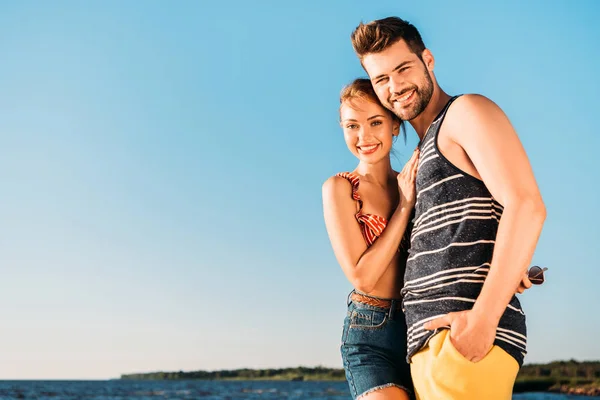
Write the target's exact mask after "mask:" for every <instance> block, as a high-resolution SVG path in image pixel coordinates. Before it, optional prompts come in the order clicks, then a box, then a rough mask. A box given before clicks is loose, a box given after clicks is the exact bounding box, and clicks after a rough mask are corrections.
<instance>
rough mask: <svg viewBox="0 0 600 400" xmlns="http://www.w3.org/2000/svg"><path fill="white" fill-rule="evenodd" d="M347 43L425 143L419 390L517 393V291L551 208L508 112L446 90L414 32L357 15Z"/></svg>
mask: <svg viewBox="0 0 600 400" xmlns="http://www.w3.org/2000/svg"><path fill="white" fill-rule="evenodd" d="M352 45H353V47H354V50H355V52H356V54H357V55H358V57H359V58H360V61H361V64H362V65H363V67H364V69H365V70H366V72H367V73H368V75H369V78H370V79H371V82H372V84H373V87H374V89H375V92H376V93H377V96H378V98H379V100H380V101H381V103H382V104H383V105H384V106H385V107H387V108H388V109H390V110H391V111H392V112H394V113H395V114H396V115H397V116H398V117H399V118H400V119H402V120H404V121H409V122H410V124H411V125H412V126H413V128H414V129H415V130H416V132H417V134H418V135H419V138H420V139H421V142H420V145H419V147H420V151H421V155H420V160H419V170H418V174H417V183H416V184H417V203H416V205H415V217H414V220H413V230H412V235H411V245H410V251H409V258H408V262H407V266H406V274H405V282H404V288H403V289H402V296H403V308H404V311H405V315H406V322H407V326H408V355H407V357H408V360H409V362H410V363H411V371H412V376H413V381H414V384H415V389H416V392H417V396H418V398H420V399H426V400H429V399H461V400H462V399H486V400H491V399H506V400H508V399H510V398H511V395H512V387H513V385H514V381H515V378H516V375H517V372H518V370H519V367H520V366H521V365H522V364H523V358H524V356H525V353H526V326H525V314H524V312H523V310H522V309H521V305H520V303H519V301H518V300H517V298H516V297H515V291H516V289H517V287H518V286H519V283H520V282H521V279H522V277H523V275H524V273H525V271H526V269H527V266H528V265H529V263H530V262H531V259H532V257H533V253H534V250H535V246H536V244H537V241H538V238H539V235H540V233H541V229H542V225H543V222H544V220H545V217H546V210H545V207H544V204H543V202H542V198H541V195H540V192H539V190H538V187H537V184H536V181H535V178H534V176H533V172H532V169H531V166H530V164H529V161H528V159H527V156H526V154H525V151H524V149H523V147H522V145H521V143H520V141H519V138H518V136H517V134H516V132H515V130H514V129H513V127H512V126H511V124H510V122H509V120H508V118H507V117H506V116H505V114H504V113H503V112H502V110H501V109H500V108H499V107H498V106H497V105H496V104H494V103H493V102H492V101H491V100H489V99H487V98H486V97H484V96H480V95H475V94H468V95H462V96H450V95H448V94H446V93H445V92H444V91H443V90H442V89H441V87H440V86H439V84H438V82H437V80H436V77H435V74H434V72H433V71H434V64H435V62H434V57H433V54H432V53H431V51H430V50H428V49H427V48H426V47H425V45H424V43H423V41H422V39H421V36H420V34H419V32H418V31H417V29H416V28H415V27H414V26H413V25H411V24H410V23H408V22H406V21H404V20H402V19H400V18H396V17H389V18H385V19H382V20H377V21H373V22H371V23H368V24H360V25H359V26H358V27H357V28H356V30H355V31H354V32H353V33H352Z"/></svg>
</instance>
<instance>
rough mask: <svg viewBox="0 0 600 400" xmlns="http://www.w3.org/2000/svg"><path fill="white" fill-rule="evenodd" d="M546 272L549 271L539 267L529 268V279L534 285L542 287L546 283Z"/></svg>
mask: <svg viewBox="0 0 600 400" xmlns="http://www.w3.org/2000/svg"><path fill="white" fill-rule="evenodd" d="M545 271H548V268H546V267H544V268H542V267H538V266H537V265H534V266H533V267H531V268H529V271H527V277H528V278H529V280H530V281H531V283H533V284H534V285H541V284H542V283H544V272H545Z"/></svg>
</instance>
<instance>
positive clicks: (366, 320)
mask: <svg viewBox="0 0 600 400" xmlns="http://www.w3.org/2000/svg"><path fill="white" fill-rule="evenodd" d="M387 321H388V313H387V312H385V311H376V310H369V309H360V308H358V309H354V310H353V311H352V313H351V314H350V328H353V329H380V328H383V327H384V326H385V325H386V324H387Z"/></svg>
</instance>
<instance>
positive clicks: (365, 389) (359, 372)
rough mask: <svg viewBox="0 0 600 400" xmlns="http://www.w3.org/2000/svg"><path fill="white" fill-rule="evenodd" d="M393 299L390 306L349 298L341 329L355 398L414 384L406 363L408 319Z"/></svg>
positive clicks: (343, 354)
mask: <svg viewBox="0 0 600 400" xmlns="http://www.w3.org/2000/svg"><path fill="white" fill-rule="evenodd" d="M400 302H401V300H392V307H391V308H389V309H386V308H380V307H374V306H371V305H367V304H363V303H359V302H355V301H349V303H348V314H347V316H346V319H345V320H344V329H343V332H342V346H341V352H342V360H343V362H344V370H345V371H346V379H347V380H348V385H349V386H350V393H351V395H352V398H353V399H357V398H359V397H361V396H363V395H365V394H368V393H370V392H372V391H375V390H378V389H383V388H386V387H389V386H396V387H399V388H401V389H403V390H405V391H406V392H407V393H408V394H409V396H410V397H411V398H414V397H413V396H414V395H413V384H412V379H411V376H410V366H409V364H408V363H407V362H406V321H405V319H404V314H403V313H402V310H401V309H400V308H398V307H396V304H398V303H400Z"/></svg>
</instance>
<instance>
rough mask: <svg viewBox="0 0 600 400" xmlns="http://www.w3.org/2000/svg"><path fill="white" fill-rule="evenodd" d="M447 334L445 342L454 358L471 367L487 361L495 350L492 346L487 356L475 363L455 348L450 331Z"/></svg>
mask: <svg viewBox="0 0 600 400" xmlns="http://www.w3.org/2000/svg"><path fill="white" fill-rule="evenodd" d="M447 332H448V333H447V334H446V338H445V340H444V342H446V346H447V347H448V349H449V352H450V353H452V355H453V358H454V359H455V360H458V361H461V362H463V363H467V364H469V365H477V364H479V363H480V362H482V361H483V360H485V359H486V358H487V356H489V355H490V353H491V351H492V349H493V348H494V347H493V346H492V348H491V349H490V350H489V351H488V352H487V354H486V355H485V356H484V357H483V358H482V359H481V360H479V361H477V362H473V361H471V360H469V359H468V358H466V357H465V356H464V355H463V354H462V353H461V352H460V351H458V349H457V348H456V347H455V346H454V343H452V339H451V338H450V330H447Z"/></svg>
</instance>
